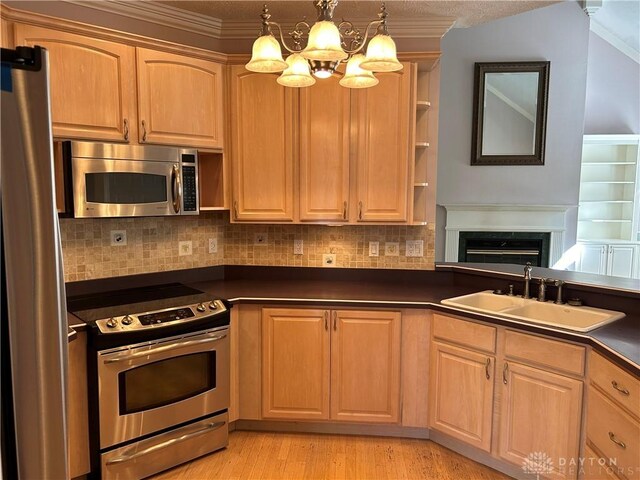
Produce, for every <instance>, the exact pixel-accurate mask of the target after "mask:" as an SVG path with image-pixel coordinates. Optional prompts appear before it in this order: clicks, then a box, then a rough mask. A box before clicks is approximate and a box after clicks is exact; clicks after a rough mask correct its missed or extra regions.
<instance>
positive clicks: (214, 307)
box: [209, 302, 218, 310]
mask: <svg viewBox="0 0 640 480" xmlns="http://www.w3.org/2000/svg"><path fill="white" fill-rule="evenodd" d="M209 308H210V309H211V310H216V309H217V308H218V305H216V302H209Z"/></svg>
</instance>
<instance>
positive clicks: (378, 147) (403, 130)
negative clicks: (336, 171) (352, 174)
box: [355, 63, 413, 222]
mask: <svg viewBox="0 0 640 480" xmlns="http://www.w3.org/2000/svg"><path fill="white" fill-rule="evenodd" d="M403 65H404V68H403V69H402V70H400V71H399V72H392V73H386V74H376V77H378V79H379V80H380V83H379V84H378V85H376V86H375V87H372V88H367V89H364V90H362V91H359V92H356V93H355V97H356V105H357V107H356V111H357V132H358V138H357V145H358V149H357V155H356V156H357V158H356V161H357V187H356V199H355V201H356V202H357V205H356V208H357V209H358V210H357V219H358V221H361V222H405V221H407V219H408V213H409V212H408V204H409V201H408V200H409V193H410V191H412V188H411V189H410V185H409V178H410V173H411V167H412V161H413V145H411V144H410V143H411V142H410V140H411V138H412V135H411V131H412V130H411V129H412V122H411V121H410V120H411V119H412V109H413V102H411V96H412V92H411V69H412V67H411V64H409V63H405V64H403ZM411 187H413V186H411Z"/></svg>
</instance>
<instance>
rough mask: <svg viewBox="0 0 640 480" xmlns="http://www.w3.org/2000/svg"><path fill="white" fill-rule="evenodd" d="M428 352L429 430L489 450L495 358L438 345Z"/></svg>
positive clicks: (434, 345)
mask: <svg viewBox="0 0 640 480" xmlns="http://www.w3.org/2000/svg"><path fill="white" fill-rule="evenodd" d="M431 349H432V350H431V374H430V377H431V383H430V399H431V401H430V417H431V418H430V426H431V428H433V429H435V430H439V431H442V432H444V433H446V434H448V435H450V436H452V437H454V438H457V439H459V440H462V441H464V442H465V443H468V444H469V445H473V446H475V447H478V448H480V449H482V450H485V451H487V452H488V451H490V449H491V425H492V411H493V388H494V387H493V385H494V382H493V378H494V370H495V357H493V356H491V355H487V354H481V353H477V352H474V351H472V350H468V349H466V348H458V347H454V346H451V345H446V344H443V343H439V342H434V343H433V344H432V346H431Z"/></svg>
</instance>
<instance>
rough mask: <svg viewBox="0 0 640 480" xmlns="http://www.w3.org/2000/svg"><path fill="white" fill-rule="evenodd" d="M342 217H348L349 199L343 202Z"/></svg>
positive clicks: (344, 218)
mask: <svg viewBox="0 0 640 480" xmlns="http://www.w3.org/2000/svg"><path fill="white" fill-rule="evenodd" d="M342 219H343V220H346V219H347V201H346V200H345V201H344V203H343V204H342Z"/></svg>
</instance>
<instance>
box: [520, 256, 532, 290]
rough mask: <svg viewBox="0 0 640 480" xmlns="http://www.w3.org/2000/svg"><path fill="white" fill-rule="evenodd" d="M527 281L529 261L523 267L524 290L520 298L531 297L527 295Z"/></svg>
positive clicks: (529, 273)
mask: <svg viewBox="0 0 640 480" xmlns="http://www.w3.org/2000/svg"><path fill="white" fill-rule="evenodd" d="M529 282H531V262H527V264H526V265H525V267H524V292H523V293H522V298H531V296H530V295H529Z"/></svg>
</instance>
